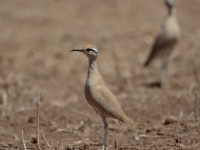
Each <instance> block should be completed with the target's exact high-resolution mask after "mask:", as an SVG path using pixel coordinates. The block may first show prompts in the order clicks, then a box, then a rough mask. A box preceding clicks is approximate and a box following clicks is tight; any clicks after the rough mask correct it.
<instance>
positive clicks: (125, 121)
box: [122, 116, 134, 126]
mask: <svg viewBox="0 0 200 150" xmlns="http://www.w3.org/2000/svg"><path fill="white" fill-rule="evenodd" d="M122 122H124V123H125V124H126V125H128V126H133V125H134V124H133V121H132V120H131V119H130V118H128V117H127V116H125V117H124V118H123V119H122Z"/></svg>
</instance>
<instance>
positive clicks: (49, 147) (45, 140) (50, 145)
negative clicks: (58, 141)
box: [43, 133, 52, 148]
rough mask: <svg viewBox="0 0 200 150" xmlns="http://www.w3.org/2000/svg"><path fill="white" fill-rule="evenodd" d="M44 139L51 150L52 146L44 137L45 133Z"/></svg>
mask: <svg viewBox="0 0 200 150" xmlns="http://www.w3.org/2000/svg"><path fill="white" fill-rule="evenodd" d="M43 138H44V140H45V142H46V143H47V146H48V147H49V148H51V147H52V146H51V145H50V144H49V142H48V141H47V139H46V137H45V136H44V133H43Z"/></svg>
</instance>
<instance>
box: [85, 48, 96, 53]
mask: <svg viewBox="0 0 200 150" xmlns="http://www.w3.org/2000/svg"><path fill="white" fill-rule="evenodd" d="M86 51H88V52H89V51H93V52H95V53H97V52H96V51H95V50H93V49H91V48H87V49H86Z"/></svg>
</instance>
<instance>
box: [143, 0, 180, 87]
mask: <svg viewBox="0 0 200 150" xmlns="http://www.w3.org/2000/svg"><path fill="white" fill-rule="evenodd" d="M176 2H177V0H165V3H166V6H167V9H168V15H167V17H166V18H165V20H164V22H163V24H162V26H161V29H160V32H159V33H158V35H157V36H156V38H155V40H154V43H153V45H152V48H151V51H150V54H149V56H148V58H147V60H146V61H145V63H144V67H147V66H149V65H150V64H151V62H152V61H153V60H155V58H157V57H161V58H162V72H163V73H162V74H163V75H162V80H163V82H165V84H166V86H167V84H168V83H167V82H168V81H167V74H168V69H167V68H168V63H169V57H170V55H171V53H172V51H173V50H174V49H175V46H176V45H177V42H178V40H179V37H180V29H179V25H178V21H177V18H176V8H175V3H176ZM162 84H164V83H162Z"/></svg>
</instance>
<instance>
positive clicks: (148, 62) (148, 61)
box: [143, 54, 153, 67]
mask: <svg viewBox="0 0 200 150" xmlns="http://www.w3.org/2000/svg"><path fill="white" fill-rule="evenodd" d="M152 59H153V55H152V54H150V55H149V57H148V58H147V60H146V61H145V63H144V65H143V66H144V67H148V66H149V65H150V63H151V61H152Z"/></svg>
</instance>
